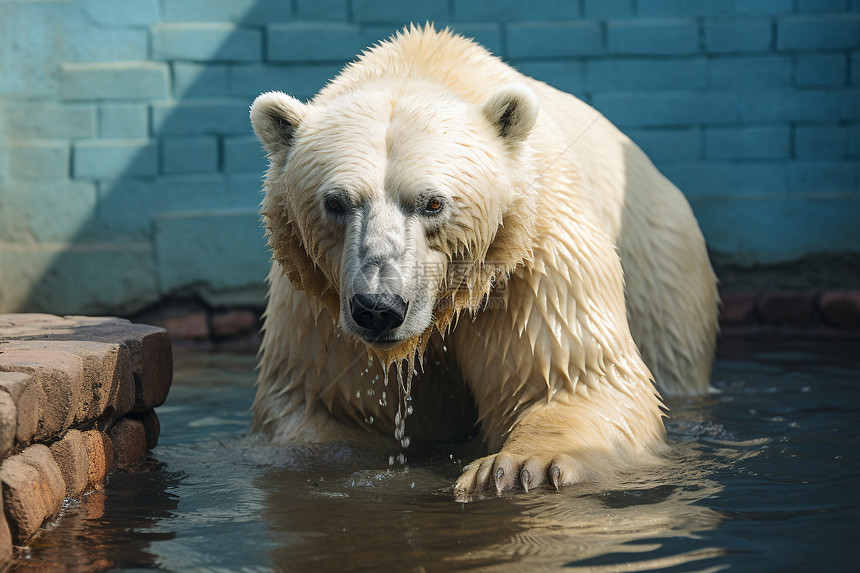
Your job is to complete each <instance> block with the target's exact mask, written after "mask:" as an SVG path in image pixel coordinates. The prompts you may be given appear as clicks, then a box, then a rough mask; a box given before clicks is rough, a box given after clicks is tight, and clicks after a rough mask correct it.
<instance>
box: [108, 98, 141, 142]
mask: <svg viewBox="0 0 860 573" xmlns="http://www.w3.org/2000/svg"><path fill="white" fill-rule="evenodd" d="M98 117H99V136H100V137H103V138H106V139H142V138H146V137H148V136H149V108H148V107H147V106H146V105H145V104H142V103H103V104H101V105H99V115H98Z"/></svg>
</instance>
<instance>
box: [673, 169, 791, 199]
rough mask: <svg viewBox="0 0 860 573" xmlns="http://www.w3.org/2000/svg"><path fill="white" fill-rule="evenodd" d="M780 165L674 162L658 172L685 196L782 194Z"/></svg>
mask: <svg viewBox="0 0 860 573" xmlns="http://www.w3.org/2000/svg"><path fill="white" fill-rule="evenodd" d="M783 165H784V164H783V163H781V162H775V161H766V162H765V161H760V162H744V163H738V162H734V161H730V162H716V161H711V162H707V163H706V162H677V163H671V164H664V165H661V171H662V172H663V174H664V175H666V177H668V178H669V179H670V180H671V181H672V182H673V183H675V185H677V186H678V187H679V188H680V189H681V190H682V191H684V194H685V195H686V196H687V197H688V198H689V199H691V200H692V199H695V198H699V197H724V198H732V197H734V198H743V197H746V196H749V195H768V194H770V195H784V194H785V190H786V188H787V186H788V182H787V179H788V178H787V175H786V173H785V170H784V169H779V168H780V167H782V166H783Z"/></svg>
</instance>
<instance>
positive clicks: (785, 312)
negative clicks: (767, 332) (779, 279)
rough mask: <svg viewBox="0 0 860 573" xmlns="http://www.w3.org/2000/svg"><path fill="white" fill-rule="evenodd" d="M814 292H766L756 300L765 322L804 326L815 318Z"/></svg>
mask: <svg viewBox="0 0 860 573" xmlns="http://www.w3.org/2000/svg"><path fill="white" fill-rule="evenodd" d="M815 302H816V296H815V293H812V292H805V291H772V292H767V293H765V294H764V295H762V297H761V298H760V299H759V301H758V311H759V315H760V316H761V319H762V321H763V322H764V323H765V324H773V325H792V326H806V325H808V324H810V323H811V322H812V321H813V319H814V318H815Z"/></svg>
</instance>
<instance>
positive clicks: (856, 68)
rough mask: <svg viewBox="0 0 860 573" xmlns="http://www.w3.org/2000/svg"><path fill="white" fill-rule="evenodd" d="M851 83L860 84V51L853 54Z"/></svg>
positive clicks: (853, 84)
mask: <svg viewBox="0 0 860 573" xmlns="http://www.w3.org/2000/svg"><path fill="white" fill-rule="evenodd" d="M851 85H852V86H858V85H860V52H854V53H853V54H851Z"/></svg>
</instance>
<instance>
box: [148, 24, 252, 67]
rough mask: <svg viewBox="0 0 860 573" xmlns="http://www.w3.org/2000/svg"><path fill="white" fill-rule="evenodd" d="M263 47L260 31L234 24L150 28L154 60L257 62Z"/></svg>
mask: <svg viewBox="0 0 860 573" xmlns="http://www.w3.org/2000/svg"><path fill="white" fill-rule="evenodd" d="M262 50H263V39H262V31H261V30H254V29H247V28H240V27H238V26H235V25H233V24H221V23H196V22H195V23H187V24H160V25H158V26H156V27H155V28H154V29H153V30H152V52H153V57H154V58H155V59H157V60H191V61H226V62H256V61H259V60H260V59H261V58H262V55H263V52H262Z"/></svg>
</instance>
